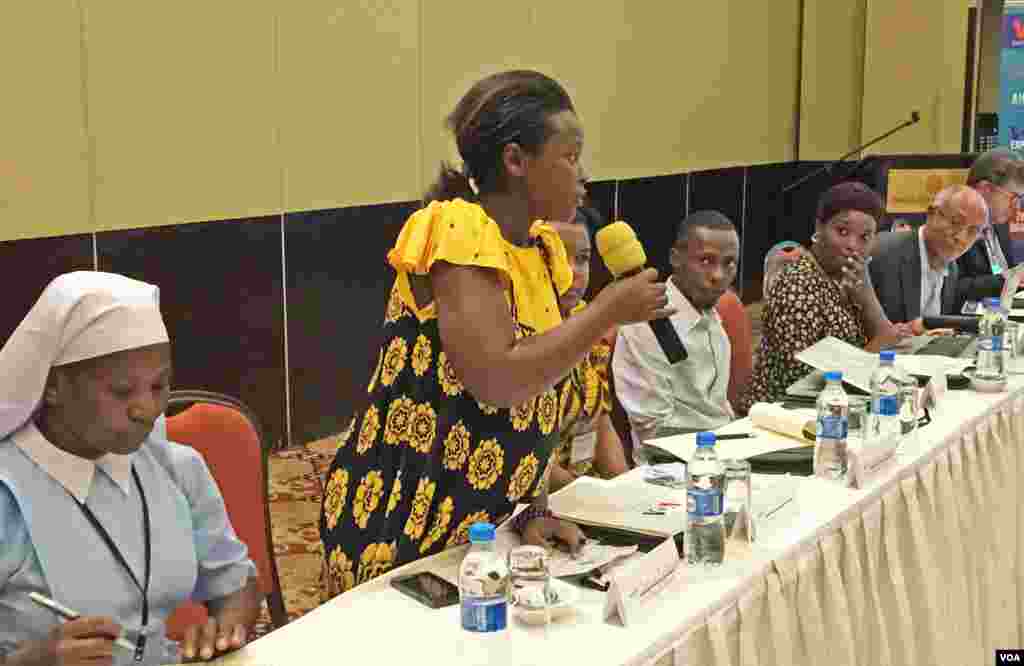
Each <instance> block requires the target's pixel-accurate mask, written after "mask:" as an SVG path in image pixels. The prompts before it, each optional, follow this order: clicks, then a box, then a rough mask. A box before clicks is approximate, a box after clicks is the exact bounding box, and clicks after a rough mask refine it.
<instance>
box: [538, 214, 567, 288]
mask: <svg viewBox="0 0 1024 666" xmlns="http://www.w3.org/2000/svg"><path fill="white" fill-rule="evenodd" d="M530 236H531V237H534V238H537V239H539V240H540V242H541V243H543V244H544V248H545V250H546V251H547V255H548V261H549V262H550V264H551V265H550V268H551V279H552V281H554V283H555V290H556V291H557V292H558V293H559V295H561V294H564V293H565V292H567V291H568V290H569V287H571V286H572V266H571V265H570V264H569V255H568V253H566V251H565V244H563V243H562V237H561V236H559V235H558V232H557V231H555V229H554V227H552V226H551V225H550V224H548V223H546V222H534V223H533V226H532V227H530Z"/></svg>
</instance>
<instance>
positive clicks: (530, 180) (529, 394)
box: [320, 71, 671, 596]
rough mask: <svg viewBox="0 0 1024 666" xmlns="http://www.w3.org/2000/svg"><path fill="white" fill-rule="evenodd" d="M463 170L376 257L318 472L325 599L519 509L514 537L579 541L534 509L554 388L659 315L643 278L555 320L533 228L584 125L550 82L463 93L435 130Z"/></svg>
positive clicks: (574, 170) (549, 233) (562, 185)
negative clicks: (384, 274)
mask: <svg viewBox="0 0 1024 666" xmlns="http://www.w3.org/2000/svg"><path fill="white" fill-rule="evenodd" d="M448 126H449V128H450V129H451V131H452V132H453V133H454V135H455V139H456V142H457V144H458V149H459V154H460V155H461V156H462V159H463V162H464V165H463V167H462V169H460V170H456V169H453V168H451V167H449V166H447V165H442V168H441V173H440V177H439V178H438V181H437V182H436V183H435V184H434V185H433V186H432V187H431V188H430V190H429V191H428V193H427V195H426V197H425V204H426V206H425V207H424V208H423V209H421V210H419V211H418V212H416V213H414V214H413V215H412V216H411V217H410V218H409V220H408V221H407V222H406V223H405V226H404V227H403V228H402V231H401V233H400V234H399V237H398V240H397V242H396V243H395V246H394V247H393V248H392V249H391V251H390V252H389V253H388V256H387V258H388V262H389V263H390V265H391V266H392V267H393V268H394V269H395V271H396V272H397V273H398V276H397V278H396V279H395V283H394V287H393V288H392V291H391V296H390V299H389V301H388V303H387V306H386V310H385V317H384V329H385V335H384V342H383V344H382V346H381V349H380V353H379V360H378V364H377V369H376V370H375V371H374V373H373V376H372V378H371V379H370V382H369V386H368V389H367V390H368V392H369V394H370V406H369V407H368V408H367V409H366V410H365V411H363V412H362V413H360V414H359V415H358V416H357V417H356V418H355V419H354V420H353V422H352V425H351V427H350V428H349V430H348V432H346V433H345V434H344V435H343V437H342V439H341V442H340V445H339V447H338V451H337V454H336V455H335V459H334V462H333V464H332V465H331V467H330V469H329V470H328V472H327V478H326V488H325V493H324V500H323V506H322V512H321V519H320V532H321V537H322V539H323V543H324V556H325V571H324V573H325V580H324V583H325V592H326V594H327V596H334V595H337V594H340V593H342V592H345V591H346V590H348V589H350V588H351V587H352V586H353V585H356V584H359V583H363V582H365V581H367V580H370V579H372V578H374V577H376V576H378V575H380V574H382V573H384V572H386V571H388V570H389V569H391V568H393V567H397V566H400V565H402V564H405V563H407V562H410V561H412V560H415V559H417V558H420V557H424V556H427V555H431V554H433V553H436V552H439V551H440V550H442V549H444V548H446V547H449V546H453V545H457V544H460V543H463V542H465V541H466V540H467V532H468V528H469V526H470V525H471V524H473V523H474V522H478V521H489V522H492V523H500V522H502V521H503V520H505V519H506V518H507V517H508V516H509V515H511V513H512V512H513V510H514V508H515V506H516V504H517V503H518V502H530V503H531V506H530V507H529V508H528V509H526V510H525V511H523V512H522V513H521V514H520V516H519V517H517V519H516V525H515V527H516V529H518V530H519V532H520V533H521V535H522V536H523V538H524V540H525V541H526V542H528V543H533V544H545V543H547V542H548V540H549V539H552V538H557V539H559V540H561V541H563V542H565V543H567V544H569V545H570V546H571V547H574V546H576V545H578V543H579V539H580V538H581V534H580V532H579V530H578V529H577V528H576V527H575V526H574V525H571V524H569V523H563V522H561V521H558V520H555V519H554V518H552V516H551V514H550V512H549V511H548V510H547V471H546V470H547V468H548V463H549V459H550V457H551V453H552V450H553V449H554V446H555V444H556V443H557V438H558V424H557V420H558V392H557V390H556V384H558V383H559V382H561V381H562V380H563V379H564V378H565V377H566V375H567V374H568V373H569V371H570V370H571V369H572V368H573V366H575V365H576V364H577V363H579V362H580V361H581V360H582V359H583V357H584V356H585V355H586V354H587V353H588V351H589V350H590V348H591V347H592V346H593V345H594V344H595V343H596V342H598V340H599V339H600V338H601V336H602V335H604V334H605V332H606V331H607V330H608V329H609V328H611V327H612V326H615V325H621V324H628V323H633V322H642V321H647V320H649V319H653V318H657V317H664V316H666V315H669V314H671V311H670V310H668V309H666V305H667V302H668V301H667V297H666V294H665V286H664V285H663V284H659V283H657V282H655V280H656V271H655V270H653V269H651V270H647V271H644V272H642V273H640V274H638V275H636V276H634V277H631V278H628V279H625V280H621V281H618V282H615V283H613V284H612V285H610V286H609V287H608V288H606V289H605V290H604V291H602V292H601V293H600V294H599V295H598V296H597V298H596V299H595V300H594V302H593V303H592V304H591V306H590V307H588V308H586V309H585V310H584V311H583V312H581V313H579V314H578V315H576V316H574V317H572V318H571V319H569V320H567V321H566V322H565V323H562V318H561V315H560V313H559V308H558V296H559V295H560V294H562V293H564V292H565V291H566V290H567V289H568V288H569V287H570V285H571V283H572V269H571V268H570V266H569V263H568V260H567V257H566V252H565V248H564V246H563V245H562V241H561V240H560V239H559V237H558V234H557V233H556V232H555V231H554V229H553V228H552V227H550V226H549V225H548V224H546V223H544V222H543V221H544V220H566V219H571V218H572V217H573V215H574V213H575V210H576V206H577V205H578V204H579V202H580V200H581V198H582V195H583V190H582V186H581V182H582V172H581V166H580V153H581V151H582V149H583V130H582V127H581V125H580V121H579V119H578V118H577V116H576V113H575V109H574V108H573V104H572V100H571V99H570V98H569V95H568V94H567V93H566V91H565V90H564V89H563V88H562V86H561V85H559V84H558V83H557V82H556V81H554V80H552V79H551V78H549V77H547V76H545V75H543V74H540V73H538V72H533V71H507V72H502V73H499V74H495V75H492V76H489V77H487V78H485V79H483V80H481V81H479V82H478V83H476V84H475V85H474V86H473V87H472V88H471V89H470V90H469V92H468V93H466V95H465V96H464V97H463V98H462V99H461V100H460V101H459V103H458V104H457V105H456V107H455V110H454V111H453V112H452V114H451V116H450V117H449V118H448Z"/></svg>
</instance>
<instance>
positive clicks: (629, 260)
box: [594, 221, 647, 277]
mask: <svg viewBox="0 0 1024 666" xmlns="http://www.w3.org/2000/svg"><path fill="white" fill-rule="evenodd" d="M594 240H595V241H596V242H597V252H598V254H600V255H601V259H603V260H604V265H605V266H607V267H608V270H609V271H611V273H612V275H614V276H615V277H619V276H621V275H625V274H626V273H631V272H633V271H635V270H637V269H640V268H643V267H644V266H646V265H647V254H646V253H645V252H644V246H643V245H641V244H640V240H639V239H637V237H636V232H634V231H633V227H631V226H629V225H628V224H626V223H625V222H622V221H619V222H613V223H612V224H609V225H608V226H607V227H605V228H603V229H601V230H600V231H598V232H597V235H596V236H595V238H594Z"/></svg>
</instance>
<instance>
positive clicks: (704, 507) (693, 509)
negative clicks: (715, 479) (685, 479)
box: [686, 488, 722, 518]
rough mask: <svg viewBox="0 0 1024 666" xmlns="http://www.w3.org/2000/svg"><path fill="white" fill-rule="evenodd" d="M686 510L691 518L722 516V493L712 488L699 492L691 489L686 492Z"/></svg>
mask: <svg viewBox="0 0 1024 666" xmlns="http://www.w3.org/2000/svg"><path fill="white" fill-rule="evenodd" d="M686 510H687V511H688V512H689V514H690V515H691V516H697V517H699V518H714V517H715V516H720V515H722V491H721V490H718V489H715V488H712V489H710V490H698V489H696V488H690V489H689V490H688V491H687V492H686Z"/></svg>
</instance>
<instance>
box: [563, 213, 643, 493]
mask: <svg viewBox="0 0 1024 666" xmlns="http://www.w3.org/2000/svg"><path fill="white" fill-rule="evenodd" d="M552 226H553V227H554V228H555V231H557V232H558V235H559V236H560V237H561V239H562V243H563V244H565V251H566V254H567V255H568V256H569V263H570V264H571V265H572V271H573V281H572V286H571V287H570V288H569V290H568V291H567V292H565V293H564V294H562V296H561V297H560V298H559V299H558V307H559V310H561V312H562V318H563V319H567V318H568V317H569V316H570V315H573V314H575V313H577V312H580V311H582V310H583V308H584V307H585V306H586V302H585V301H584V300H583V294H584V293H586V291H587V285H588V284H590V255H591V246H592V243H591V238H590V234H591V233H592V232H593V230H595V229H598V228H599V227H600V226H601V219H600V216H599V214H598V213H597V211H595V210H593V209H590V208H583V207H581V208H579V209H578V210H577V212H576V219H575V220H573V221H572V222H557V223H554V224H552ZM614 343H615V330H614V329H611V330H609V331H608V333H607V334H606V335H605V336H604V337H603V338H601V340H599V341H598V342H597V344H595V345H594V346H593V347H591V348H590V352H589V353H587V355H586V356H585V357H584V358H583V360H582V361H581V362H580V363H579V364H577V365H576V367H574V368H573V369H572V372H570V373H569V378H568V380H567V381H566V382H565V383H564V384H563V385H562V389H561V391H560V392H559V399H558V417H559V421H558V434H559V444H558V448H557V449H555V455H554V460H553V461H552V463H551V488H550V489H551V490H552V491H555V490H558V489H559V488H562V487H563V486H566V485H568V484H569V483H572V482H573V481H574V480H576V479H577V478H579V477H581V476H585V475H588V474H595V475H597V476H600V477H602V478H605V479H610V478H612V477H615V476H618V475H619V474H623V473H625V472H627V471H628V470H629V465H628V464H627V463H626V452H625V450H624V449H623V447H622V440H621V439H620V438H619V433H618V432H617V431H616V430H615V426H614V425H612V419H611V411H612V402H611V398H612V396H611V388H610V386H609V383H608V364H609V362H610V361H611V354H612V345H613V344H614Z"/></svg>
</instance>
